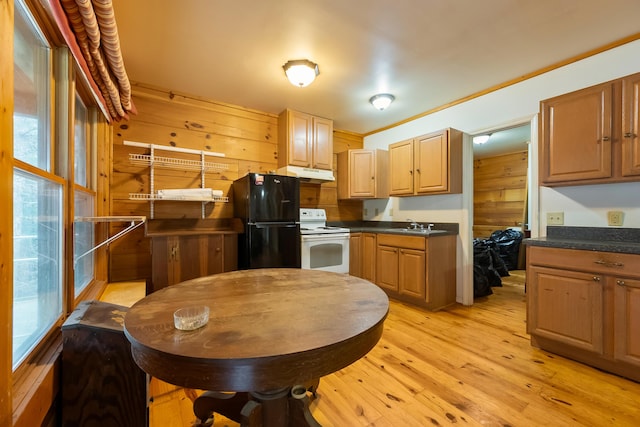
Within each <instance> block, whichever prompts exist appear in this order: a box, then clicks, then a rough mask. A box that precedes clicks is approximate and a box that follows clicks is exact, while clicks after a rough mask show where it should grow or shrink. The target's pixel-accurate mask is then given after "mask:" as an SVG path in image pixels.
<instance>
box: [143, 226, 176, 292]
mask: <svg viewBox="0 0 640 427" xmlns="http://www.w3.org/2000/svg"><path fill="white" fill-rule="evenodd" d="M177 244H178V242H177V238H176V237H174V236H162V237H153V238H152V239H151V289H148V290H147V291H148V292H149V293H151V292H155V291H157V290H158V289H162V288H166V287H167V286H169V285H170V284H173V283H175V282H174V280H175V278H174V275H173V258H174V254H175V252H176V251H177Z"/></svg>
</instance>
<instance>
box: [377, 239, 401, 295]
mask: <svg viewBox="0 0 640 427" xmlns="http://www.w3.org/2000/svg"><path fill="white" fill-rule="evenodd" d="M398 252H399V249H398V248H397V247H393V246H387V245H385V244H380V243H378V249H377V251H376V265H377V269H376V284H377V285H378V286H380V287H381V288H382V289H384V290H386V291H391V292H398V290H399V285H398V271H399V261H398Z"/></svg>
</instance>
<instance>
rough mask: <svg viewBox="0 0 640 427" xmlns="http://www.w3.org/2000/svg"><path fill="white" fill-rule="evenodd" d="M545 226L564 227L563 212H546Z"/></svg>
mask: <svg viewBox="0 0 640 427" xmlns="http://www.w3.org/2000/svg"><path fill="white" fill-rule="evenodd" d="M547 225H564V212H547Z"/></svg>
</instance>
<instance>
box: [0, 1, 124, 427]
mask: <svg viewBox="0 0 640 427" xmlns="http://www.w3.org/2000/svg"><path fill="white" fill-rule="evenodd" d="M10 3H11V4H10V5H9V6H8V8H7V9H6V10H2V8H0V15H1V16H0V21H2V23H3V24H4V23H6V22H7V17H8V18H9V19H8V22H9V24H11V25H8V26H7V27H5V28H7V31H6V32H7V33H8V32H9V31H11V32H12V33H14V32H15V27H14V26H13V22H12V19H13V17H14V14H15V13H17V12H16V11H15V10H14V9H17V8H18V7H22V8H23V10H24V11H25V12H26V14H27V16H29V17H30V18H31V21H32V22H31V23H32V24H33V27H34V30H35V31H37V32H38V33H39V36H40V37H41V38H42V40H43V41H44V42H45V43H46V44H47V45H48V47H49V49H50V52H51V53H50V55H49V71H48V73H49V75H48V76H47V80H48V83H49V85H50V87H49V92H50V98H49V102H48V104H49V105H50V111H51V113H50V115H49V117H48V130H47V131H48V135H49V138H50V139H51V146H50V150H49V164H50V165H51V167H50V169H51V170H50V171H49V173H48V174H45V175H46V179H48V180H52V181H55V182H56V183H58V184H60V185H61V186H62V200H61V204H62V223H63V235H62V239H63V242H64V243H63V248H62V251H63V253H62V254H61V263H62V268H63V273H62V274H63V282H62V313H61V315H60V316H59V317H58V318H57V319H56V321H55V322H54V324H53V325H51V327H50V328H49V329H48V331H47V332H46V333H45V334H44V336H43V337H42V338H41V339H40V341H39V342H38V343H37V344H36V345H35V346H34V347H33V348H32V350H31V351H30V352H29V353H28V354H27V355H26V357H25V358H24V359H23V360H22V361H21V362H20V364H19V365H18V366H16V368H15V369H13V368H12V350H11V344H12V341H13V334H12V333H11V335H10V336H8V337H6V336H3V337H2V338H1V340H2V341H1V342H2V343H3V344H6V343H7V339H8V343H9V344H10V345H9V346H6V347H5V349H3V350H1V351H2V354H0V362H1V363H0V365H1V366H0V369H2V372H0V378H1V379H2V380H3V382H4V381H5V380H8V381H7V382H6V383H7V384H12V386H11V387H7V389H8V390H7V391H6V392H5V394H2V395H0V398H3V397H4V398H6V399H5V402H6V401H8V402H9V403H8V407H7V405H4V404H0V421H1V422H0V424H2V422H4V420H7V419H8V420H11V417H10V416H9V417H8V418H7V413H8V414H9V415H11V414H13V422H14V424H15V423H16V422H17V423H18V424H24V425H26V424H35V425H40V424H41V423H43V420H45V419H51V418H50V417H52V416H55V415H53V413H52V412H51V410H54V408H55V402H53V401H51V403H49V401H48V400H47V399H49V397H50V396H51V391H52V390H53V392H54V393H57V391H58V387H59V379H58V375H57V373H56V372H57V366H58V364H59V360H60V352H61V347H62V340H61V326H62V324H63V323H64V321H65V320H66V318H67V317H68V315H69V314H70V313H71V312H72V311H73V310H74V309H75V307H76V306H77V305H78V304H79V303H80V302H81V301H83V300H86V299H96V298H98V297H99V295H100V294H101V293H102V292H103V290H104V287H105V286H106V282H107V281H106V278H107V269H106V267H107V251H106V248H101V249H99V250H98V251H95V252H94V253H93V254H94V257H95V262H94V265H93V277H92V279H91V281H90V283H89V284H88V285H87V286H86V287H85V288H84V289H83V290H82V291H81V292H80V293H79V294H78V296H77V297H76V296H75V287H74V280H73V261H74V253H73V231H72V230H73V223H74V209H73V204H74V194H75V192H76V191H84V192H87V193H89V194H91V195H92V196H93V209H94V212H95V214H96V216H100V215H104V214H105V212H108V206H109V205H108V201H107V200H106V198H104V200H102V201H99V200H101V199H99V196H100V194H105V193H106V194H108V176H109V171H110V166H109V165H108V164H105V163H104V162H105V160H106V161H107V162H108V161H110V140H111V138H112V129H111V127H110V125H109V123H108V121H107V119H106V118H105V116H104V115H103V113H100V112H102V110H101V108H100V107H99V104H98V101H97V99H98V97H97V95H96V94H94V93H93V91H92V90H91V89H90V85H89V83H88V80H87V77H86V76H85V75H84V73H83V72H82V71H81V69H80V67H79V66H78V64H77V63H76V61H75V59H74V58H73V56H72V55H71V53H70V51H69V49H68V48H67V47H66V46H65V45H64V40H63V38H62V36H61V34H60V33H59V32H58V31H57V28H56V27H55V23H54V22H53V20H52V17H51V16H50V15H49V13H48V11H47V10H45V9H43V7H42V5H41V4H40V3H39V2H37V1H34V0H15V1H11V2H10ZM18 3H19V4H20V5H18ZM2 31H5V30H4V29H2ZM7 36H8V38H7V40H8V41H7V42H6V44H4V45H3V46H4V47H7V45H9V44H10V46H9V47H10V48H11V49H8V50H7V52H8V53H7V55H8V54H12V53H13V43H14V41H13V36H12V35H9V34H7ZM12 56H13V55H12ZM7 57H8V56H7ZM6 62H9V61H6ZM14 66H15V58H14V61H12V62H10V63H9V64H6V67H5V66H4V64H3V65H2V66H0V70H1V71H2V75H1V76H0V77H1V78H2V81H3V82H5V80H6V81H7V83H8V86H7V87H8V88H7V89H6V91H5V92H3V95H5V94H9V95H10V96H11V99H9V98H6V101H7V102H5V100H3V101H2V104H3V107H5V110H6V115H4V114H3V115H2V116H1V117H2V119H3V122H2V123H3V127H4V124H5V123H8V124H9V125H10V126H8V127H6V128H5V129H7V130H6V131H5V130H4V129H3V131H2V135H3V140H5V139H6V140H7V142H2V143H0V150H1V151H3V152H4V153H9V156H8V158H7V159H6V161H3V159H2V158H1V156H0V163H2V166H3V172H2V173H0V178H2V180H5V179H7V180H9V182H11V183H12V182H13V168H14V167H17V168H19V169H22V170H24V171H25V172H28V173H32V174H34V175H37V176H41V175H42V174H43V172H42V170H40V169H39V168H37V167H34V166H32V165H30V164H28V163H25V162H23V161H21V160H18V159H14V158H13V125H12V123H13V115H14V103H13V100H12V99H13V93H14V81H13V79H14V76H13V71H12V70H13V67H14ZM76 95H77V96H79V97H80V99H82V101H83V102H84V104H85V106H86V107H87V109H88V112H89V114H88V116H89V117H88V122H89V123H90V124H91V125H90V129H88V130H87V136H88V138H89V139H90V140H89V143H88V147H87V148H88V149H89V151H90V152H89V153H88V156H87V168H90V169H91V171H90V173H88V177H87V187H83V186H76V184H75V182H74V170H73V164H74V162H73V155H74V153H73V151H74V150H73V148H74V140H73V122H74V118H75V111H74V108H73V105H74V100H75V96H76ZM0 114H1V112H0ZM5 137H6V138H5ZM98 158H100V159H101V161H100V162H98ZM5 164H9V165H10V168H9V169H10V172H7V173H5V172H4V166H5ZM13 192H14V189H13V184H11V185H9V188H7V189H6V191H5V189H3V190H2V191H0V193H2V194H0V195H2V196H5V195H7V194H8V195H9V200H10V206H9V207H10V209H11V211H13V203H12V201H13ZM12 222H13V220H12V219H8V220H7V222H1V221H0V226H2V227H3V228H2V231H3V233H4V234H5V237H6V239H4V240H3V238H0V244H1V245H2V249H5V248H6V247H8V246H9V247H10V248H11V250H10V251H3V252H4V254H6V255H3V257H2V260H3V261H10V264H11V265H10V267H9V269H8V271H7V274H6V275H5V276H4V277H2V275H0V281H1V282H2V283H6V284H7V285H8V286H9V287H10V288H11V289H10V290H7V291H6V292H4V291H3V292H2V294H0V300H2V302H3V308H4V309H5V311H6V313H7V317H8V318H9V319H10V321H9V322H8V323H9V325H12V324H13V323H12V321H13V320H12V319H13V311H14V310H13V291H12V289H13V279H14V277H13V276H14V272H13V261H12V260H13V257H14V255H13V226H12V225H11V224H12ZM6 224H9V225H6ZM7 231H8V233H7ZM107 235H108V229H106V228H104V227H94V239H95V241H101V240H102V239H104V238H106V236H107ZM7 242H8V243H7ZM11 330H12V328H9V331H11ZM46 390H48V391H46ZM42 399H45V401H42ZM0 400H2V399H0ZM38 401H42V402H41V404H38V403H37V402H38ZM49 405H51V406H50V407H49ZM25 420H27V421H25Z"/></svg>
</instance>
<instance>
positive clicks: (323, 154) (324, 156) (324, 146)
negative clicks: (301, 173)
mask: <svg viewBox="0 0 640 427" xmlns="http://www.w3.org/2000/svg"><path fill="white" fill-rule="evenodd" d="M311 143H312V148H311V150H312V153H313V159H312V165H311V167H313V168H315V169H328V170H331V169H332V168H333V121H332V120H327V119H323V118H320V117H314V118H313V139H312V140H311Z"/></svg>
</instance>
